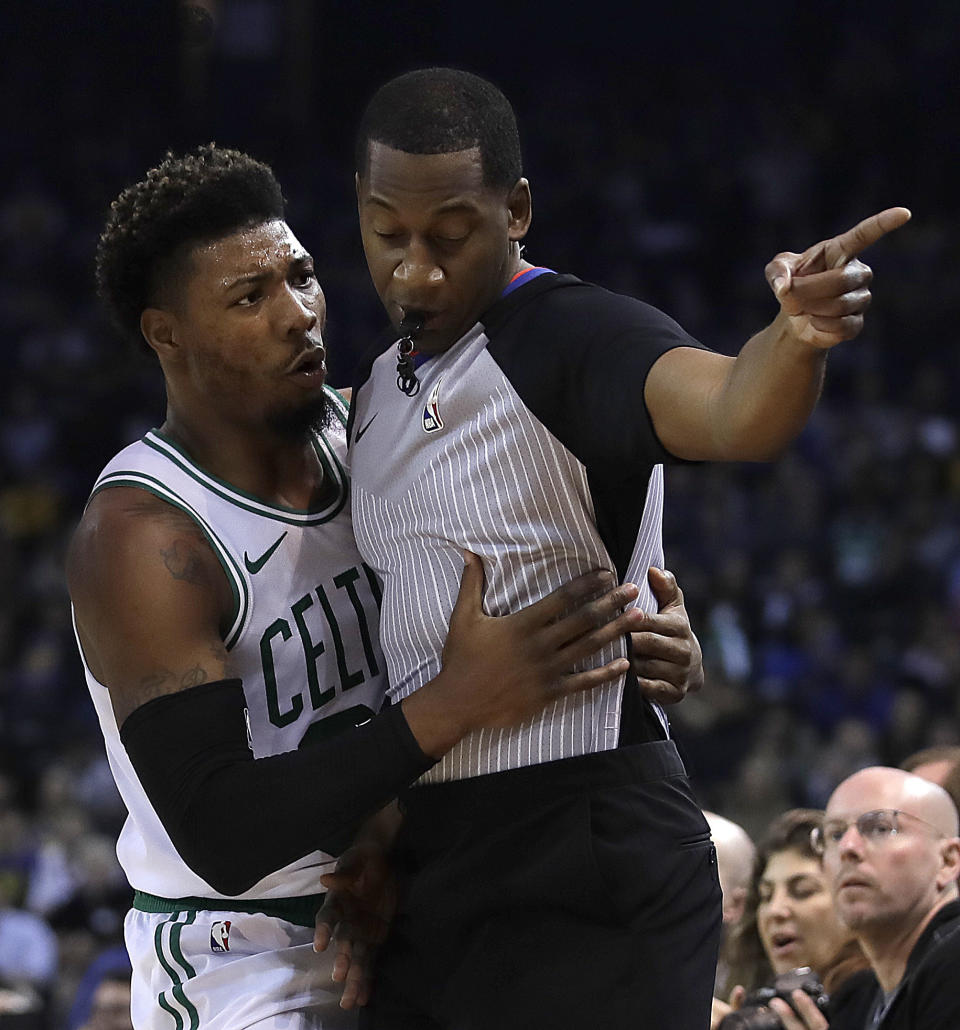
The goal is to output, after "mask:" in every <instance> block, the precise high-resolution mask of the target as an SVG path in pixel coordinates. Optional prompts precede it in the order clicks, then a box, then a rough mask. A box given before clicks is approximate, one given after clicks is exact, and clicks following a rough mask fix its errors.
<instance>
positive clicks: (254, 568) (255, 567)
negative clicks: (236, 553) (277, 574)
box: [243, 530, 289, 576]
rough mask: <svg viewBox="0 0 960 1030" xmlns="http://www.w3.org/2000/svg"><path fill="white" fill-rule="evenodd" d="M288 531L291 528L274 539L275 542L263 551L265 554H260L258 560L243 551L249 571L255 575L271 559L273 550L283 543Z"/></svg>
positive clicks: (244, 562)
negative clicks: (251, 558) (252, 558)
mask: <svg viewBox="0 0 960 1030" xmlns="http://www.w3.org/2000/svg"><path fill="white" fill-rule="evenodd" d="M288 532H289V530H284V531H283V534H282V535H281V536H280V538H279V539H277V540H274V542H273V543H272V544H271V545H270V546H269V547H268V548H267V549H266V550H265V551H264V552H263V554H261V555H260V557H259V558H257V560H256V561H251V560H250V556H249V555H248V554H247V552H246V551H244V552H243V564H244V565H246V567H247V572H249V573H250V575H251V576H255V575H256V574H257V573H258V572H259V571H260V570H261V569H262V568H263V567H264V565H266V564H267V562H268V561H270V558H271V556H272V555H273V552H274V551H275V550H276V549H277V548H278V547H279V546H280V545H281V544H282V543H283V538H284V537H285V536H286V535H287V533H288Z"/></svg>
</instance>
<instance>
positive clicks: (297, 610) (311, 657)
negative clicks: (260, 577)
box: [291, 594, 337, 711]
mask: <svg viewBox="0 0 960 1030" xmlns="http://www.w3.org/2000/svg"><path fill="white" fill-rule="evenodd" d="M312 607H313V598H312V597H311V596H310V595H309V594H304V595H303V597H301V598H300V600H299V601H297V602H296V603H295V604H294V605H293V607H292V609H291V611H292V612H293V617H294V619H295V620H296V623H297V629H298V630H299V631H300V642H301V643H302V644H303V657H304V660H305V661H306V663H307V685H308V686H309V687H310V704H312V705H313V710H314V711H316V710H317V709H318V708H322V707H323V706H324V705H325V704H326V703H327V702H328V701H332V700H333V697H334V695H335V694H336V692H337V691H336V687H330V688H328V689H327V690H324V691H321V690H320V677H319V676H318V675H317V659H318V658H319V657H320V655H322V654H323V652H324V651H325V650H326V645H325V644H324V642H323V641H322V640H321V641H320V643H319V644H315V643H314V642H313V640H312V639H311V637H310V631H309V630H308V629H307V624H306V622H304V620H303V613H304V612H305V611H306V610H307V609H308V608H312ZM324 611H326V609H324Z"/></svg>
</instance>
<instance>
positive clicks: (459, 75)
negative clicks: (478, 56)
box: [355, 68, 523, 189]
mask: <svg viewBox="0 0 960 1030" xmlns="http://www.w3.org/2000/svg"><path fill="white" fill-rule="evenodd" d="M372 142H375V143H383V144H385V145H386V146H388V147H392V148H393V149H394V150H402V151H403V152H404V153H407V154H450V153H454V152H456V151H458V150H470V149H472V148H473V147H477V148H478V149H479V150H480V161H481V167H482V169H483V182H484V185H485V186H489V187H493V188H495V189H499V188H505V189H509V188H510V187H512V186H513V185H514V183H516V181H517V180H518V179H519V178H520V176H521V175H522V174H523V166H522V162H521V159H520V136H519V133H518V132H517V119H516V115H515V114H514V112H513V108H512V107H511V106H510V101H509V100H507V98H506V97H505V96H504V95H503V93H501V92H500V90H499V89H497V87H496V86H494V85H493V83H492V82H487V80H486V79H481V78H480V77H479V76H478V75H472V74H471V73H470V72H465V71H460V70H459V69H457V68H421V69H419V70H418V71H412V72H407V73H406V74H405V75H400V76H398V77H397V78H395V79H391V80H390V81H389V82H387V83H386V84H385V85H383V86H381V87H380V89H378V90H377V92H376V93H375V94H374V95H373V98H372V99H371V100H370V103H369V104H367V107H366V110H365V111H364V113H363V116H362V118H361V119H360V126H359V128H358V130H357V138H356V151H355V158H356V166H357V171H358V172H359V173H360V176H361V177H363V176H364V175H365V174H366V172H367V169H368V167H369V160H370V146H369V144H370V143H372Z"/></svg>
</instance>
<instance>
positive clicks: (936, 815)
mask: <svg viewBox="0 0 960 1030" xmlns="http://www.w3.org/2000/svg"><path fill="white" fill-rule="evenodd" d="M878 808H896V809H900V810H902V811H904V812H909V813H910V814H911V815H916V816H918V817H919V818H921V819H924V820H925V821H926V822H928V823H931V824H932V825H933V826H936V827H937V829H938V830H940V832H941V833H943V834H944V835H945V836H947V837H955V836H956V835H957V824H958V816H957V809H956V806H955V805H954V803H953V801H952V800H951V798H950V795H949V794H948V793H947V792H946V791H945V790H944V789H943V788H942V787H940V786H938V785H937V784H935V783H930V782H929V781H928V780H924V779H922V778H921V777H919V776H914V775H913V773H908V772H904V770H902V769H892V768H888V767H886V766H879V765H878V766H871V767H870V768H868V769H861V770H860V771H859V772H856V773H854V774H853V775H852V776H848V777H847V779H845V780H844V781H843V782H842V783H841V784H840V785H839V786H838V787H837V788H836V790H834V792H833V794H832V795H831V797H830V800H829V801H828V802H827V815H828V816H851V817H854V816H858V815H862V814H863V813H864V812H870V811H873V810H874V809H878Z"/></svg>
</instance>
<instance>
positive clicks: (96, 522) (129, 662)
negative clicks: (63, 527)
mask: <svg viewBox="0 0 960 1030" xmlns="http://www.w3.org/2000/svg"><path fill="white" fill-rule="evenodd" d="M67 580H68V585H69V589H70V596H71V600H72V601H73V606H74V615H75V619H76V623H77V630H78V635H79V637H80V644H81V647H82V648H83V653H84V657H85V658H86V661H87V664H88V666H89V668H90V671H91V672H92V673H93V675H94V676H95V677H96V678H97V679H98V680H99V681H100V682H101V683H103V684H104V685H105V686H106V687H107V688H108V689H109V691H110V697H111V701H112V703H113V707H114V712H115V714H116V717H117V721H118V723H119V722H122V721H123V720H124V719H125V718H126V717H127V715H129V714H130V712H132V711H133V710H134V709H135V708H137V707H138V706H139V705H141V704H143V703H144V702H145V701H148V700H150V699H151V698H154V697H158V696H161V695H164V694H169V693H174V692H176V691H179V690H184V689H187V688H189V687H193V686H197V685H198V684H200V683H204V682H208V681H211V680H217V679H221V678H222V677H223V676H224V674H225V669H226V650H225V648H224V646H223V642H222V639H221V632H222V629H223V626H224V623H225V621H226V619H227V618H228V616H229V613H230V611H231V605H232V595H231V591H230V587H229V584H228V582H227V578H226V575H225V573H224V572H223V569H222V567H221V566H220V563H219V561H218V560H217V558H216V556H215V555H214V553H213V550H212V549H211V547H210V545H209V543H208V542H207V540H206V538H205V537H204V536H203V534H202V532H201V531H200V529H199V527H198V526H197V525H196V523H195V522H194V521H193V520H192V519H191V518H190V517H189V516H188V515H186V514H185V513H184V512H182V511H180V510H179V509H176V508H174V507H173V506H172V505H169V504H167V503H166V502H164V501H162V500H160V499H159V498H156V497H154V496H152V495H151V494H148V493H147V492H146V491H145V490H139V489H135V488H127V487H116V488H111V489H108V490H104V491H102V492H101V493H99V494H97V495H96V496H95V497H94V498H93V499H92V500H91V502H90V504H89V505H88V507H87V510H86V512H85V513H84V516H83V519H82V520H81V523H80V525H79V527H78V529H77V532H76V534H75V535H74V538H73V541H72V543H71V547H70V552H69V555H68V559H67Z"/></svg>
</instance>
